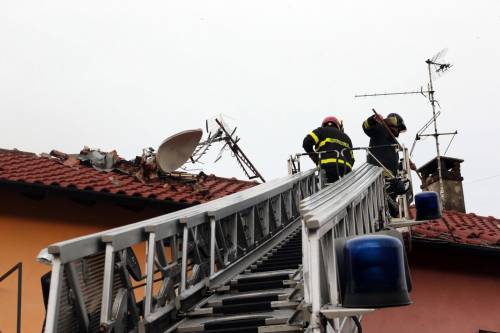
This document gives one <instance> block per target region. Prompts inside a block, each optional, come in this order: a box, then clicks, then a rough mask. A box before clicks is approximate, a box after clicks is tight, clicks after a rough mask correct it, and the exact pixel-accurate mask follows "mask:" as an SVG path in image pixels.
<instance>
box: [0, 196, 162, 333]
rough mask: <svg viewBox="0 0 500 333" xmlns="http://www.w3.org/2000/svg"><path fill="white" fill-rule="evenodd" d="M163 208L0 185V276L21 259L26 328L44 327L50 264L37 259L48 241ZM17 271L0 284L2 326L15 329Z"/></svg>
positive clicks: (3, 329) (154, 213)
mask: <svg viewBox="0 0 500 333" xmlns="http://www.w3.org/2000/svg"><path fill="white" fill-rule="evenodd" d="M163 213H164V212H163V211H161V210H160V209H153V208H147V209H145V210H142V211H133V210H130V209H127V208H123V207H120V206H118V205H116V204H114V203H111V202H98V203H95V204H89V203H86V204H84V203H79V202H75V201H73V200H71V199H67V198H62V197H54V196H52V197H51V196H49V197H47V198H43V199H38V200H35V199H30V198H28V197H26V196H25V195H22V194H20V193H16V192H13V191H8V190H4V189H0V275H2V274H3V273H5V272H6V271H7V270H8V269H10V268H11V267H12V266H14V265H15V264H16V263H18V262H22V263H23V290H22V292H23V295H22V325H21V328H22V332H41V329H42V323H43V319H44V314H45V309H44V306H43V298H42V292H41V286H40V277H41V276H42V275H43V274H44V273H46V272H48V271H49V270H50V267H49V266H46V265H43V264H40V263H38V262H36V260H35V258H36V256H37V254H38V253H39V251H40V250H41V249H42V248H44V247H46V246H47V245H49V244H52V243H55V242H58V241H62V240H66V239H70V238H74V237H77V236H83V235H86V234H89V233H93V232H97V231H101V230H105V229H110V228H113V227H116V226H120V225H124V224H129V223H132V222H136V221H140V220H144V219H147V218H150V217H153V216H158V215H161V214H163ZM16 304H17V275H11V276H10V277H9V278H7V279H6V280H4V281H3V282H1V283H0V331H1V332H3V333H9V332H15V325H16V314H17V311H16V309H17V308H16V307H17V305H16Z"/></svg>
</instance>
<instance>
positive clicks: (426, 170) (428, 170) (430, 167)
mask: <svg viewBox="0 0 500 333" xmlns="http://www.w3.org/2000/svg"><path fill="white" fill-rule="evenodd" d="M440 158H441V165H442V166H444V168H445V169H447V170H448V169H451V168H452V167H453V165H454V164H455V163H462V162H463V161H464V160H462V159H459V158H454V157H447V156H441V157H440ZM436 170H437V157H434V158H433V159H432V160H430V161H429V162H427V163H425V164H424V165H422V166H421V167H420V168H418V169H417V171H418V172H420V173H422V174H427V175H429V174H432V173H434V172H435V171H436Z"/></svg>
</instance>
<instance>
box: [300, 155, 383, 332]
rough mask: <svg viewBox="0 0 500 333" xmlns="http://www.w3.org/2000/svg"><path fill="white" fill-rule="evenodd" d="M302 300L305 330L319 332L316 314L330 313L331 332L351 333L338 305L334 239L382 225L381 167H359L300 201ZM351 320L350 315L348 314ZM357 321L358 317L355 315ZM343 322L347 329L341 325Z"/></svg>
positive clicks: (365, 165) (317, 315)
mask: <svg viewBox="0 0 500 333" xmlns="http://www.w3.org/2000/svg"><path fill="white" fill-rule="evenodd" d="M300 212H301V216H302V235H303V236H302V237H303V276H304V302H305V303H306V304H310V308H311V319H310V326H309V328H310V330H311V332H314V333H317V332H322V331H323V329H325V328H324V327H323V325H324V320H322V311H329V312H330V313H331V311H336V310H332V308H333V309H337V308H338V309H339V310H338V311H339V314H338V316H336V318H335V319H334V320H332V325H333V327H332V329H333V330H334V331H335V332H354V331H355V328H354V326H353V325H351V324H352V323H351V321H350V320H349V321H346V320H345V318H347V317H348V316H347V315H342V311H341V310H342V309H341V304H339V284H338V280H337V276H338V273H337V261H336V256H335V241H336V239H337V238H339V237H349V236H353V235H359V234H365V233H371V232H374V231H376V230H377V226H378V225H379V222H380V220H382V222H384V223H385V220H386V216H385V198H384V177H383V169H382V168H380V167H376V166H373V165H370V164H364V165H362V166H361V167H360V168H358V169H356V170H354V171H352V172H351V173H349V174H348V175H347V176H345V177H343V178H341V179H340V180H339V181H337V182H336V183H334V184H332V185H329V186H327V187H325V188H324V189H322V190H320V191H318V192H317V193H315V194H313V195H311V196H310V197H308V198H306V199H304V200H302V201H301V204H300ZM350 316H352V314H351V315H350ZM357 317H358V319H359V318H360V317H361V314H359V315H358V316H357ZM348 322H349V325H347V324H346V323H348Z"/></svg>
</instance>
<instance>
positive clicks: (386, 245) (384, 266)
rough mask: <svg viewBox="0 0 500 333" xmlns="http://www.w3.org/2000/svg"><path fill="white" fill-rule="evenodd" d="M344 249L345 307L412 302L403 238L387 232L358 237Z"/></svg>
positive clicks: (406, 303) (367, 306)
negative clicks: (406, 273)
mask: <svg viewBox="0 0 500 333" xmlns="http://www.w3.org/2000/svg"><path fill="white" fill-rule="evenodd" d="M343 252H344V253H343V258H344V267H343V269H344V272H345V273H344V277H345V279H344V283H345V285H344V295H343V300H342V306H343V307H350V308H381V307H390V306H401V305H408V304H411V301H410V297H409V295H408V286H407V277H406V275H405V257H404V252H403V244H402V243H401V240H399V239H398V238H396V237H392V236H387V235H373V234H372V235H363V236H357V237H353V238H351V239H349V240H347V241H346V242H345V244H344V251H343Z"/></svg>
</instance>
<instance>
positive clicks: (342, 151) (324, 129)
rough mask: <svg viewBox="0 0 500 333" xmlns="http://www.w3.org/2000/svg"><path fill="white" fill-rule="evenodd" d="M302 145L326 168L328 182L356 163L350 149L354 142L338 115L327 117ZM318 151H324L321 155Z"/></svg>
mask: <svg viewBox="0 0 500 333" xmlns="http://www.w3.org/2000/svg"><path fill="white" fill-rule="evenodd" d="M302 147H303V148H304V150H305V151H306V152H307V153H308V154H309V157H311V159H312V161H313V162H314V164H316V165H318V164H319V165H321V168H322V169H323V170H325V173H326V179H327V182H328V183H333V182H335V181H336V180H338V179H339V178H340V177H342V176H343V175H345V174H347V173H349V172H351V170H352V166H353V165H354V155H353V153H352V150H350V149H351V148H352V142H351V139H350V138H349V136H348V135H347V134H345V133H344V130H343V126H342V124H341V123H340V121H339V120H338V119H337V118H336V117H332V116H329V117H326V118H325V119H324V120H323V122H322V123H321V127H318V128H317V129H315V130H313V131H312V132H311V133H309V134H308V135H307V136H306V137H305V138H304V142H303V144H302ZM318 152H324V153H322V154H321V155H320V154H318ZM320 156H321V158H320Z"/></svg>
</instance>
